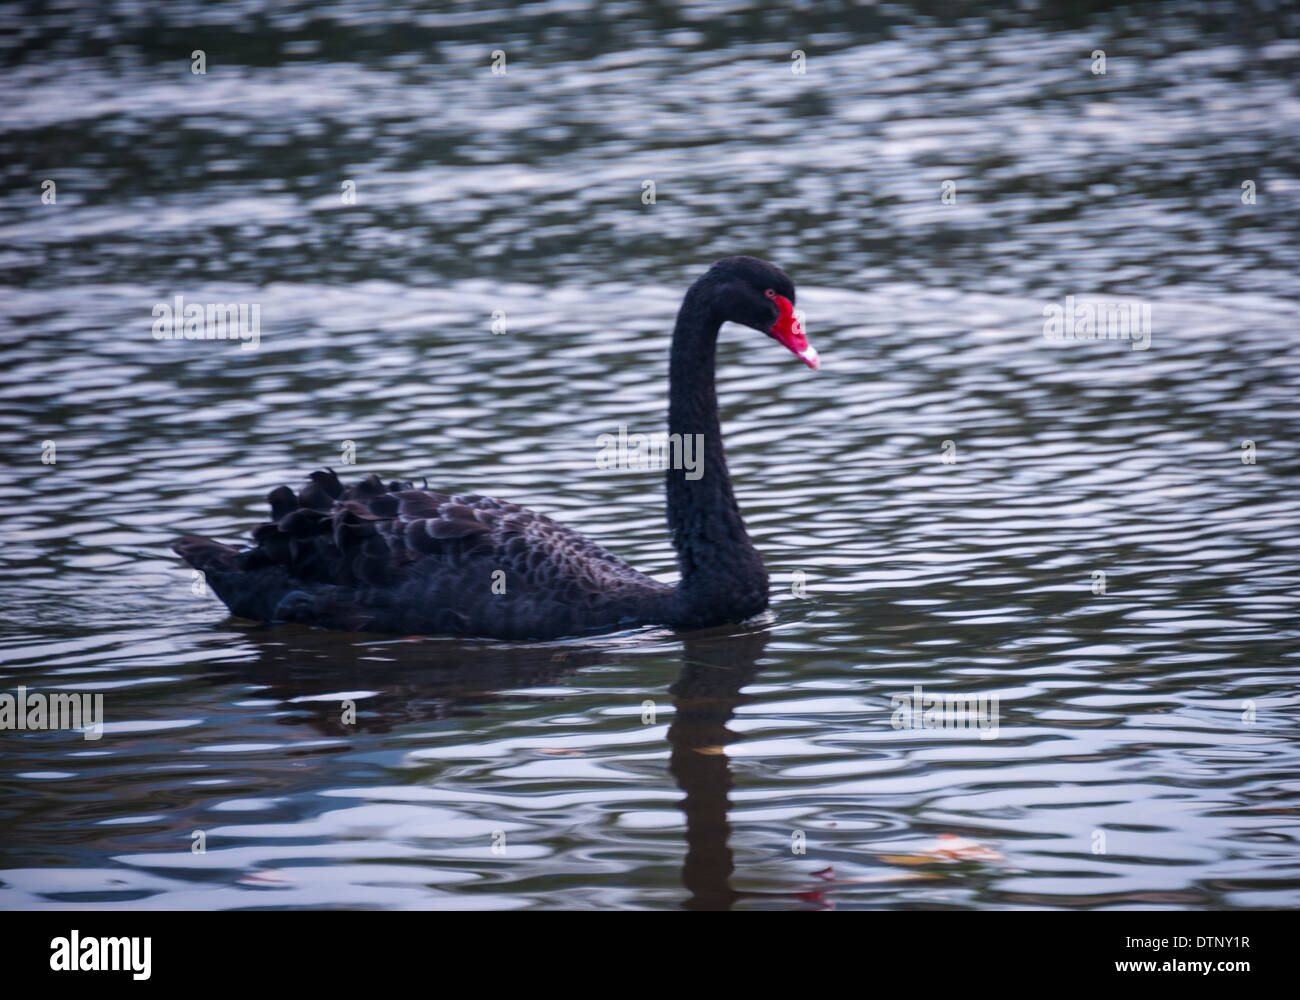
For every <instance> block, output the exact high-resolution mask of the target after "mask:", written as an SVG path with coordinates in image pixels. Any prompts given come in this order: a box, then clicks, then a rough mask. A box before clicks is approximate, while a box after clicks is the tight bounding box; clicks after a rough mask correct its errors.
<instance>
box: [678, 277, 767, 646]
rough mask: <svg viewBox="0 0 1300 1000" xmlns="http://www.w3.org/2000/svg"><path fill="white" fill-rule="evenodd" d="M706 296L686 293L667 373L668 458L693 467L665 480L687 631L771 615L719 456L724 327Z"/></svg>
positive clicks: (699, 291) (694, 290) (761, 573)
mask: <svg viewBox="0 0 1300 1000" xmlns="http://www.w3.org/2000/svg"><path fill="white" fill-rule="evenodd" d="M708 291H709V288H708V286H707V285H702V284H700V283H696V284H695V285H693V286H692V287H691V290H690V291H689V292H687V293H686V299H685V301H683V303H682V308H681V310H680V311H679V312H678V314H677V326H676V328H675V329H674V331H673V346H672V353H671V355H670V358H669V365H668V387H669V390H668V391H669V401H668V431H669V434H670V441H671V442H672V447H671V448H670V452H669V457H670V458H674V457H676V456H677V455H678V454H680V455H681V456H683V457H687V456H689V457H690V458H691V459H692V462H691V463H690V465H689V466H687V465H686V463H684V462H682V463H677V462H674V463H673V465H674V466H678V465H680V466H682V467H670V468H669V470H668V473H667V485H668V527H669V529H670V530H671V532H672V539H673V546H674V547H675V548H676V549H677V565H678V567H679V568H680V570H681V582H680V583H679V584H678V586H677V592H676V594H675V595H674V614H675V618H676V622H675V624H678V625H679V626H685V627H699V626H705V625H710V624H715V623H718V622H726V621H739V620H742V619H744V618H748V617H750V616H752V615H756V614H758V613H759V612H760V611H762V610H763V609H764V608H766V607H767V572H766V571H765V570H764V569H763V560H762V559H761V558H760V556H759V554H758V551H757V550H756V549H755V548H754V546H753V544H752V543H751V542H750V540H749V535H748V534H747V533H746V532H745V522H744V521H743V520H742V519H741V516H740V509H739V508H738V507H737V506H736V498H735V496H734V495H733V494H732V492H731V476H730V474H729V473H728V472H727V459H726V455H725V454H724V453H723V449H722V429H721V427H720V425H719V421H718V400H717V393H716V390H715V389H714V384H713V372H714V359H715V354H716V349H717V340H718V330H719V328H720V327H721V326H722V320H721V319H720V318H719V316H718V314H717V312H716V310H715V309H714V308H713V306H712V302H711V301H710V297H709V294H708ZM672 435H675V436H672ZM679 448H680V451H679V450H678V449H679Z"/></svg>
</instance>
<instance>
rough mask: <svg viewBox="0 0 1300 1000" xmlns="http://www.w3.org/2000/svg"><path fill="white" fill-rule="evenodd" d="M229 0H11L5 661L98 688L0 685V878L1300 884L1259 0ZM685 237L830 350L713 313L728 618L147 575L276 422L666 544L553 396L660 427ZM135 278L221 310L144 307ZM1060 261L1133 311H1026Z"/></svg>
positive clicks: (1290, 527) (658, 490) (481, 903)
mask: <svg viewBox="0 0 1300 1000" xmlns="http://www.w3.org/2000/svg"><path fill="white" fill-rule="evenodd" d="M250 6H254V5H241V6H240V7H239V8H237V9H224V10H223V9H218V10H212V9H210V8H209V6H208V5H202V4H191V3H177V4H168V5H165V6H163V7H159V8H154V7H151V6H145V5H141V6H139V7H138V8H137V7H136V6H134V5H120V6H119V7H117V8H115V10H116V13H114V14H113V15H111V16H110V15H109V14H108V13H106V12H105V11H103V10H101V9H100V7H99V5H94V4H88V5H85V6H84V8H83V7H78V6H77V5H73V7H72V8H71V9H70V10H68V11H64V10H62V9H58V10H47V11H45V12H43V13H40V14H36V15H33V14H16V13H12V12H10V13H5V14H4V15H2V18H3V20H4V21H5V22H6V28H12V29H14V30H13V31H6V33H5V34H3V35H0V39H2V40H0V56H2V57H3V65H4V69H3V72H2V76H0V80H2V81H3V83H2V86H3V88H4V92H5V97H6V99H5V100H4V101H0V172H2V173H3V177H4V181H5V183H4V184H3V185H2V186H0V213H2V214H0V285H2V286H3V287H2V290H0V345H2V350H3V358H2V361H3V363H2V365H0V448H2V449H3V454H4V467H5V475H4V477H3V479H2V480H0V498H2V499H3V501H4V505H5V515H4V519H3V520H4V527H3V532H2V535H3V545H2V546H0V663H2V665H0V691H4V692H8V693H10V694H16V693H17V690H18V688H19V687H20V686H22V687H24V688H25V689H26V690H27V691H28V692H29V693H32V692H39V693H43V694H53V693H78V694H81V693H84V694H91V695H94V694H100V695H102V697H103V711H104V725H103V731H102V735H101V738H99V739H85V738H83V734H82V733H79V732H68V731H53V732H16V731H0V748H2V753H0V907H4V908H36V907H42V908H43V907H74V908H82V909H95V908H113V907H140V908H178V907H185V908H200V909H212V908H251V907H328V906H342V907H367V908H396V909H402V908H475V909H513V908H615V907H618V908H668V909H673V908H681V907H688V908H727V907H731V908H736V909H755V908H763V909H808V908H827V907H838V908H855V907H873V908H874V907H885V908H923V907H939V908H984V909H989V908H997V909H1004V908H1037V907H1049V908H1173V909H1178V908H1188V909H1197V908H1273V907H1294V906H1297V905H1300V850H1297V836H1300V746H1298V745H1297V736H1300V714H1298V712H1300V687H1298V685H1297V680H1298V679H1300V489H1298V488H1297V487H1298V486H1300V462H1298V461H1297V458H1296V451H1295V447H1296V441H1297V440H1300V407H1297V405H1296V396H1297V386H1298V385H1300V356H1298V352H1297V349H1296V347H1297V332H1298V330H1300V323H1298V322H1297V318H1298V316H1300V310H1298V304H1297V298H1298V297H1300V293H1297V286H1296V274H1297V272H1300V211H1298V210H1300V90H1298V87H1297V81H1298V80H1300V72H1298V70H1300V41H1297V36H1300V25H1297V23H1296V21H1297V18H1296V15H1295V14H1294V12H1292V11H1288V10H1283V9H1281V8H1280V9H1279V11H1277V12H1274V13H1273V14H1268V15H1258V16H1255V15H1247V14H1242V13H1240V12H1236V11H1233V10H1231V5H1226V6H1225V5H1215V4H1192V5H1185V4H1177V5H1171V6H1169V7H1161V6H1159V5H1148V6H1144V7H1143V8H1141V13H1140V14H1137V13H1133V12H1125V11H1119V12H1109V13H1107V12H1091V11H1090V10H1089V9H1088V5H1083V6H1082V7H1081V8H1079V9H1078V10H1076V12H1074V13H1070V14H1058V13H1050V12H1043V11H1024V10H1018V11H1017V12H1014V13H1010V12H1003V11H1002V10H1000V9H999V6H996V5H990V6H988V7H987V8H986V7H983V6H980V5H974V6H972V7H970V8H969V9H970V10H973V11H975V12H976V16H972V17H969V18H967V19H965V20H961V21H952V20H946V19H945V18H944V16H942V12H941V11H940V13H935V11H936V10H938V9H940V8H938V7H937V6H936V7H932V6H931V5H928V4H921V5H914V6H909V5H902V6H891V7H889V8H886V10H885V11H883V12H882V11H880V10H876V9H870V8H857V9H854V10H852V11H851V12H847V13H844V12H839V11H838V10H836V11H828V10H823V9H822V5H816V6H814V5H811V4H804V5H799V4H795V5H791V6H789V7H788V8H786V9H783V10H781V11H773V12H767V13H762V14H759V13H754V12H746V11H745V10H744V9H743V8H740V7H736V6H735V5H729V4H725V3H723V4H716V5H698V6H692V7H691V8H690V9H689V10H688V11H687V12H685V13H681V12H677V11H675V10H674V9H673V8H671V7H669V6H666V5H661V4H642V3H635V2H627V3H617V4H599V5H596V4H593V5H587V4H583V3H579V2H572V3H569V2H558V3H539V4H533V5H529V6H527V7H523V8H519V9H517V10H511V9H506V8H503V7H497V6H493V5H488V4H463V5H458V6H457V8H456V12H455V13H444V14H438V13H417V12H415V11H413V10H409V9H407V8H406V7H405V5H402V4H391V3H385V4H375V5H372V4H368V3H361V2H348V3H313V4H310V5H292V4H291V5H278V6H277V8H276V11H275V12H270V13H261V14H258V13H248V11H247V9H246V8H247V7H250ZM1102 6H1104V5H1102ZM200 49H201V50H203V52H204V54H205V61H206V65H205V67H204V68H205V69H206V73H205V74H203V75H198V74H195V73H193V72H192V65H193V59H192V56H191V53H192V52H193V51H194V50H200ZM498 50H499V51H501V52H503V53H504V54H505V70H506V71H505V73H504V74H499V75H494V74H493V72H492V63H493V55H492V53H493V52H494V51H498ZM795 50H800V51H801V52H802V53H803V60H804V61H803V64H802V66H800V65H799V60H798V57H794V58H792V53H793V52H794V51H795ZM1095 50H1102V51H1104V53H1105V60H1106V62H1105V72H1104V73H1101V72H1095V70H1097V69H1098V68H1099V64H1098V62H1097V60H1096V58H1095V57H1094V56H1093V52H1094V51H1095ZM799 68H802V69H803V70H805V72H803V73H801V74H800V73H796V72H794V71H793V70H794V69H799ZM46 180H51V181H53V182H54V192H55V200H54V203H53V204H46V203H43V202H42V191H43V190H48V185H43V182H44V181H46ZM348 181H351V182H352V186H351V187H350V188H345V182H348ZM646 181H653V182H654V194H655V197H654V201H653V203H652V204H648V203H646V201H645V200H643V193H644V192H645V191H646V190H647V188H646V187H645V182H646ZM947 181H951V182H953V185H950V186H949V187H948V188H947V191H948V192H949V197H948V198H947V200H946V201H945V199H944V197H943V192H944V190H945V188H944V184H945V182H947ZM1247 182H1249V183H1247ZM1252 193H1253V203H1249V202H1251V200H1252V199H1251V197H1250V195H1251V194H1252ZM345 196H347V197H348V198H349V199H351V198H352V197H353V196H354V202H353V203H346V202H345ZM732 253H752V254H756V255H759V256H762V257H766V258H769V259H771V260H773V261H775V262H777V263H779V264H781V265H782V266H783V267H785V268H786V269H787V270H788V271H789V273H790V275H791V276H792V278H793V279H794V281H795V282H796V284H797V285H798V286H799V289H800V294H799V306H800V307H801V309H803V310H804V312H805V314H806V325H807V328H808V331H809V336H810V339H811V340H812V343H813V344H814V345H816V346H817V348H818V349H819V351H820V352H821V356H822V359H823V368H822V371H821V372H819V373H817V374H813V373H811V372H809V371H808V370H807V369H805V368H804V367H803V366H802V365H800V364H799V363H798V362H797V361H796V360H794V359H793V358H791V357H790V356H789V355H788V354H786V353H785V352H784V351H782V350H780V349H779V348H777V347H775V346H774V345H772V344H771V343H770V342H769V341H767V340H766V339H764V338H762V337H759V336H758V335H756V334H753V333H752V332H751V331H747V330H741V329H738V328H727V329H725V330H724V331H723V335H722V342H721V347H720V352H719V372H718V382H719V393H720V398H721V400H722V408H723V426H724V434H725V437H726V442H727V447H728V457H729V461H730V465H731V470H732V474H733V477H734V479H735V486H736V493H737V496H738V499H739V502H740V505H741V508H742V510H743V512H744V514H745V516H746V519H747V523H748V525H749V528H750V533H751V535H752V536H753V538H754V540H755V542H756V544H757V546H758V547H759V549H760V550H761V552H762V553H763V556H764V559H765V560H766V563H767V566H768V569H769V571H770V573H771V575H772V587H773V589H772V608H771V611H770V613H769V615H768V616H767V617H765V618H764V619H763V620H761V621H758V622H751V623H747V624H746V625H744V626H739V627H735V628H728V629H720V630H714V631H710V632H708V633H703V634H699V635H689V636H680V635H674V634H672V633H670V632H667V631H664V630H657V629H656V630H650V629H648V630H640V631H635V632H626V633H620V634H616V635H611V636H603V637H596V638H584V639H574V640H568V641H563V642H553V643H545V644H516V645H511V644H505V643H492V642H467V641H456V640H450V639H446V638H436V637H387V636H378V635H354V634H345V633H327V632H321V631H313V630H309V629H304V628H299V627H287V626H285V627H269V628H267V627H255V626H253V625H252V624H251V623H247V622H241V621H237V620H233V619H231V618H229V617H228V616H227V614H226V613H225V610H224V608H223V607H222V606H221V605H220V603H219V602H218V601H217V600H216V599H215V598H214V597H213V596H212V595H211V594H202V593H200V594H195V593H194V592H193V587H192V580H191V575H190V573H189V571H188V569H187V568H186V567H184V566H183V565H182V564H181V563H180V562H179V560H178V559H177V558H176V557H175V556H174V555H173V554H172V553H171V552H170V550H169V544H170V542H171V541H172V540H174V539H175V538H176V537H177V536H179V535H181V534H184V533H197V534H205V535H211V536H215V537H218V538H221V539H225V540H232V541H233V540H236V539H239V538H241V537H246V535H247V532H248V531H249V530H250V529H251V528H252V526H253V525H254V524H256V523H257V522H258V521H259V520H260V519H261V518H262V517H263V515H264V512H265V501H264V497H265V494H266V493H267V491H268V490H270V489H271V488H273V487H274V486H276V485H278V484H281V483H289V484H294V485H296V484H297V483H298V482H299V481H300V480H301V479H302V477H303V476H305V475H306V474H307V473H308V472H310V471H312V470H313V469H315V468H319V467H323V466H326V465H330V466H333V467H335V468H338V469H340V471H341V472H344V474H345V476H348V477H353V476H354V477H360V476H362V475H366V474H369V473H370V472H378V473H379V474H380V475H381V476H384V477H385V478H404V479H405V478H413V479H415V480H417V481H419V480H420V479H421V478H422V477H427V478H428V480H429V483H430V485H431V486H435V487H437V488H440V489H445V490H448V491H461V492H469V491H476V492H483V493H487V494H489V495H494V496H498V497H501V498H503V499H508V500H511V501H515V502H519V503H523V504H525V505H527V506H529V507H532V508H534V509H537V510H540V511H542V512H544V513H547V514H550V515H553V516H555V517H557V518H559V519H561V520H564V521H565V522H566V523H568V524H570V525H572V526H573V527H575V528H578V529H580V530H582V531H584V532H585V533H587V534H589V535H590V536H591V537H593V538H594V539H596V540H597V541H599V542H601V543H602V544H604V545H605V546H606V547H607V548H610V549H611V550H613V551H615V552H616V553H618V554H619V555H621V556H622V557H624V558H626V559H627V560H629V561H630V562H632V563H633V564H634V565H636V566H637V567H638V568H641V569H643V570H645V571H647V572H650V573H652V574H654V575H656V576H658V577H660V578H662V579H665V580H672V579H673V578H674V577H673V573H674V571H675V564H674V562H673V553H672V549H671V547H670V545H669V543H668V540H667V537H666V533H665V528H664V524H663V496H662V484H661V475H660V474H659V473H657V472H653V471H650V472H646V471H637V470H618V471H607V470H603V469H600V468H598V467H597V461H596V458H597V453H598V450H599V449H598V446H597V439H598V437H599V436H600V435H602V434H606V433H615V434H617V433H618V429H619V427H620V425H622V426H626V427H627V428H628V429H629V431H630V432H643V433H653V432H656V431H659V430H661V429H663V423H664V419H665V400H666V386H665V378H666V373H667V348H668V336H669V333H670V331H671V325H672V320H673V316H674V313H675V311H676V308H677V305H678V303H679V301H680V297H681V294H682V292H683V291H684V289H685V287H686V286H687V285H688V284H689V282H690V281H691V280H693V278H694V277H695V276H696V275H697V274H698V273H699V272H700V271H701V270H702V268H703V267H705V266H707V264H708V263H710V262H711V261H713V260H714V259H716V258H718V257H721V256H725V255H728V254H732ZM177 295H181V296H184V298H185V300H186V301H189V302H199V303H209V302H221V303H226V302H234V303H241V302H242V303H248V304H255V305H257V306H258V307H259V310H260V321H261V325H260V339H259V343H258V347H257V349H256V350H246V349H244V348H243V347H242V346H241V345H240V344H236V343H229V342H202V341H198V342H196V341H185V340H179V341H175V340H172V341H158V340H156V339H155V338H154V336H153V335H152V332H151V326H152V323H153V314H152V310H153V308H154V306H155V304H157V303H170V302H172V301H174V297H175V296H177ZM1067 296H1073V297H1074V300H1073V304H1075V305H1076V306H1077V305H1078V304H1080V303H1083V304H1085V305H1086V304H1089V303H1092V304H1096V303H1101V304H1103V305H1104V304H1122V305H1125V306H1127V305H1129V304H1132V305H1135V306H1137V312H1136V313H1134V316H1135V318H1136V319H1137V321H1138V322H1139V324H1142V322H1143V320H1142V317H1143V316H1144V315H1148V316H1149V327H1145V330H1146V332H1148V333H1149V343H1148V344H1146V349H1144V350H1141V349H1134V348H1135V347H1139V346H1142V345H1141V343H1140V342H1139V341H1138V340H1135V339H1133V338H1130V339H1129V340H1128V341H1121V340H1109V339H1108V340H1100V341H1095V340H1094V341H1087V340H1079V339H1073V340H1056V341H1053V340H1048V339H1047V338H1046V337H1045V336H1044V323H1045V311H1047V312H1050V311H1051V310H1050V308H1049V307H1050V306H1052V305H1060V306H1061V307H1062V308H1064V306H1065V303H1066V297H1067ZM1144 308H1145V309H1146V310H1147V312H1146V313H1144V312H1143V309H1144ZM494 314H504V315H503V316H501V315H498V321H499V322H500V323H504V328H505V330H504V333H494V332H493V323H494ZM1134 329H1135V331H1136V330H1137V329H1138V328H1136V327H1135V328H1134ZM346 442H351V443H352V447H353V448H354V450H355V466H347V465H345V464H344V456H343V451H344V449H345V448H347V445H346V444H345V443H346ZM945 442H950V443H949V444H945ZM51 448H52V449H53V451H51ZM51 460H52V461H51ZM1103 574H1104V576H1103ZM918 686H919V687H920V688H921V689H922V691H923V692H924V695H923V696H926V695H928V696H933V695H963V696H965V695H974V696H978V697H982V698H983V699H985V700H984V702H983V704H984V705H985V706H986V708H987V709H988V710H989V711H990V715H989V716H987V717H986V718H985V720H984V721H985V723H986V725H985V727H984V729H983V731H981V730H979V729H953V728H936V727H935V725H934V723H935V722H936V720H935V719H933V718H931V719H927V718H926V717H925V716H924V715H923V714H918V716H917V717H916V718H904V717H903V715H902V713H901V712H899V711H897V709H898V705H899V698H901V697H902V696H912V695H913V694H914V693H915V689H916V688H917V687H918ZM992 699H996V703H994V702H993V701H992ZM349 703H350V704H352V705H355V711H356V718H355V722H350V723H349V722H345V721H344V712H345V709H346V705H347V704H349ZM995 704H996V712H995V713H993V711H992V709H993V707H994V705H995ZM939 721H941V720H939ZM994 725H995V726H996V728H994ZM92 735H93V734H92ZM954 838H956V839H954ZM200 841H201V843H202V847H203V848H204V850H203V851H202V852H201V853H198V852H196V850H195V849H194V847H195V845H196V844H197V843H199V842H200Z"/></svg>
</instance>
